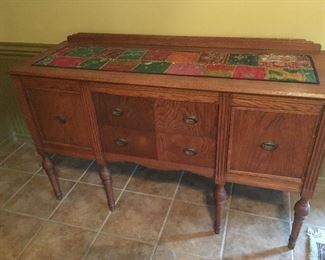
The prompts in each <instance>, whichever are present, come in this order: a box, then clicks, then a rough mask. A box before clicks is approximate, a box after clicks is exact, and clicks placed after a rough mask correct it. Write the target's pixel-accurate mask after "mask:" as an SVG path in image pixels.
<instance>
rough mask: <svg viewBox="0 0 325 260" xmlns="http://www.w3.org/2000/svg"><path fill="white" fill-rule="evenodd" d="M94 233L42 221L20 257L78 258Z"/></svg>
mask: <svg viewBox="0 0 325 260" xmlns="http://www.w3.org/2000/svg"><path fill="white" fill-rule="evenodd" d="M94 236H95V233H93V232H89V231H84V230H81V229H78V228H73V227H68V226H63V225H60V224H54V223H43V225H42V228H41V230H40V231H39V233H38V234H37V236H36V237H35V238H34V240H33V241H32V243H31V244H30V245H29V246H28V247H27V248H26V250H25V251H24V253H23V254H22V256H21V258H20V259H33V260H44V259H51V260H56V259H58V260H63V259H69V260H73V259H76V260H79V259H81V258H82V256H83V255H84V254H85V253H86V250H87V248H88V246H89V245H90V243H91V241H92V239H93V238H94Z"/></svg>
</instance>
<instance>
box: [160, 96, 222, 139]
mask: <svg viewBox="0 0 325 260" xmlns="http://www.w3.org/2000/svg"><path fill="white" fill-rule="evenodd" d="M155 111H156V113H155V115H156V129H157V131H158V132H164V133H175V134H186V135H194V136H205V137H211V138H213V137H215V135H216V122H217V108H216V105H215V104H213V103H201V102H183V101H170V100H157V102H156V107H155Z"/></svg>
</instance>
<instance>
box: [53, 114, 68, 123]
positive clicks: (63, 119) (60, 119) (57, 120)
mask: <svg viewBox="0 0 325 260" xmlns="http://www.w3.org/2000/svg"><path fill="white" fill-rule="evenodd" d="M54 120H55V121H56V122H58V123H59V124H61V125H63V124H65V123H66V122H67V120H66V119H65V117H64V116H56V117H54Z"/></svg>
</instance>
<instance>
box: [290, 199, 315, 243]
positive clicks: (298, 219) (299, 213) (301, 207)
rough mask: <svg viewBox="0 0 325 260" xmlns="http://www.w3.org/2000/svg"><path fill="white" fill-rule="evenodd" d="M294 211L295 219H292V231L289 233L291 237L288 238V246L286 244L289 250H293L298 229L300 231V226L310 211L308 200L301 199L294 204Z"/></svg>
mask: <svg viewBox="0 0 325 260" xmlns="http://www.w3.org/2000/svg"><path fill="white" fill-rule="evenodd" d="M294 209H295V218H294V221H293V224H292V231H291V235H290V238H289V244H288V247H289V249H294V247H295V245H296V241H297V238H298V235H299V232H300V229H301V227H302V224H303V222H304V220H305V218H306V217H307V215H308V213H309V210H310V205H309V200H308V199H304V198H301V199H300V200H299V201H298V202H297V203H296V205H295V207H294Z"/></svg>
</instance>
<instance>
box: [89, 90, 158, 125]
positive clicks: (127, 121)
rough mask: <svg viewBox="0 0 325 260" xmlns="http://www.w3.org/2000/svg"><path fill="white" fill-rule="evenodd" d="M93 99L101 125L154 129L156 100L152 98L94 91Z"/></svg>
mask: <svg viewBox="0 0 325 260" xmlns="http://www.w3.org/2000/svg"><path fill="white" fill-rule="evenodd" d="M93 101H94V105H95V108H96V114H97V120H98V123H99V125H101V124H103V125H110V126H115V127H127V128H132V129H137V130H153V129H154V100H153V99H151V98H142V97H126V96H116V95H110V94H104V93H93Z"/></svg>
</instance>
